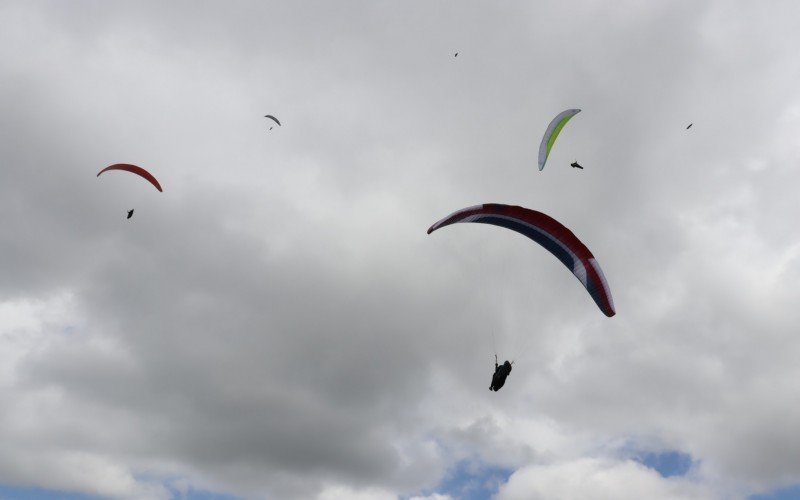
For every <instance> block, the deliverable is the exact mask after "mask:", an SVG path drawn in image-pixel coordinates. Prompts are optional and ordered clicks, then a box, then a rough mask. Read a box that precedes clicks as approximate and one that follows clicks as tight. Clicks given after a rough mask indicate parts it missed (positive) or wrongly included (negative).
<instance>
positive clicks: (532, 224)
mask: <svg viewBox="0 0 800 500" xmlns="http://www.w3.org/2000/svg"><path fill="white" fill-rule="evenodd" d="M458 222H477V223H481V224H492V225H494V226H500V227H505V228H507V229H510V230H512V231H516V232H518V233H520V234H522V235H524V236H527V237H528V238H530V239H532V240H533V241H535V242H536V243H538V244H540V245H541V246H543V247H544V248H545V249H547V251H549V252H550V253H552V254H553V255H555V256H556V258H557V259H558V260H560V261H561V263H562V264H564V265H565V266H567V268H568V269H569V270H570V271H572V274H574V275H575V277H576V278H578V280H579V281H580V282H581V283H582V284H583V286H584V287H585V288H586V291H588V292H589V295H591V296H592V299H594V301H595V303H596V304H597V307H599V308H600V310H601V311H603V314H605V315H606V316H608V317H611V316H614V314H616V310H615V309H614V300H613V299H612V297H611V289H610V288H609V287H608V282H607V281H606V278H605V276H604V275H603V270H602V269H600V264H598V262H597V260H595V258H594V255H592V252H590V251H589V249H588V248H587V247H586V245H584V244H583V243H582V242H581V241H580V240H579V239H578V237H577V236H575V235H574V234H573V233H572V231H570V230H569V229H567V228H566V227H565V226H564V225H563V224H561V223H560V222H558V221H557V220H555V219H553V218H552V217H550V216H549V215H545V214H543V213H541V212H537V211H535V210H530V209H528V208H524V207H517V206H510V205H501V204H497V203H487V204H484V205H476V206H474V207H467V208H464V209H461V210H459V211H457V212H454V213H452V214H450V215H448V216H447V217H445V218H444V219H442V220H440V221H439V222H437V223H435V224H434V225H432V226H431V227H430V229H428V234H431V233H432V232H434V231H436V230H437V229H439V228H442V227H445V226H449V225H450V224H456V223H458Z"/></svg>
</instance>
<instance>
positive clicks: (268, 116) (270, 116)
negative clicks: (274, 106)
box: [264, 115, 291, 127]
mask: <svg viewBox="0 0 800 500" xmlns="http://www.w3.org/2000/svg"><path fill="white" fill-rule="evenodd" d="M264 118H269V119H270V120H272V121H274V122H275V123H277V124H278V126H279V127H280V126H282V125H281V122H279V121H278V119H277V118H275V117H274V116H272V115H264ZM290 121H291V120H290Z"/></svg>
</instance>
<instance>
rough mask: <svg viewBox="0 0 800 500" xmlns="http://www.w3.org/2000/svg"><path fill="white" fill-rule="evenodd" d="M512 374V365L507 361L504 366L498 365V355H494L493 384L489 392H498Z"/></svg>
mask: <svg viewBox="0 0 800 500" xmlns="http://www.w3.org/2000/svg"><path fill="white" fill-rule="evenodd" d="M510 374H511V363H509V362H508V360H506V362H505V363H503V364H502V365H498V364H497V354H495V355H494V375H492V383H491V384H490V385H489V390H490V391H494V392H497V391H499V390H500V389H501V388H502V387H503V386H504V385H505V383H506V378H508V376H509V375H510Z"/></svg>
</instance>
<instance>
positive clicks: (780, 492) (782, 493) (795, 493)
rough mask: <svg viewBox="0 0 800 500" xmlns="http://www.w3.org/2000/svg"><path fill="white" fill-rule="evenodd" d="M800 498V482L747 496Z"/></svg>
mask: <svg viewBox="0 0 800 500" xmlns="http://www.w3.org/2000/svg"><path fill="white" fill-rule="evenodd" d="M798 498H800V484H795V485H794V486H787V487H784V488H779V489H777V490H773V491H770V492H768V493H761V494H758V495H752V496H749V497H747V500H797V499H798Z"/></svg>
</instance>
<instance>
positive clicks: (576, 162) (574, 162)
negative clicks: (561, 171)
mask: <svg viewBox="0 0 800 500" xmlns="http://www.w3.org/2000/svg"><path fill="white" fill-rule="evenodd" d="M569 166H570V167H572V168H579V169H581V170H583V167H581V165H580V164H579V163H578V161H577V160H575V161H573V162H572V163H570V164H569Z"/></svg>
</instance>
